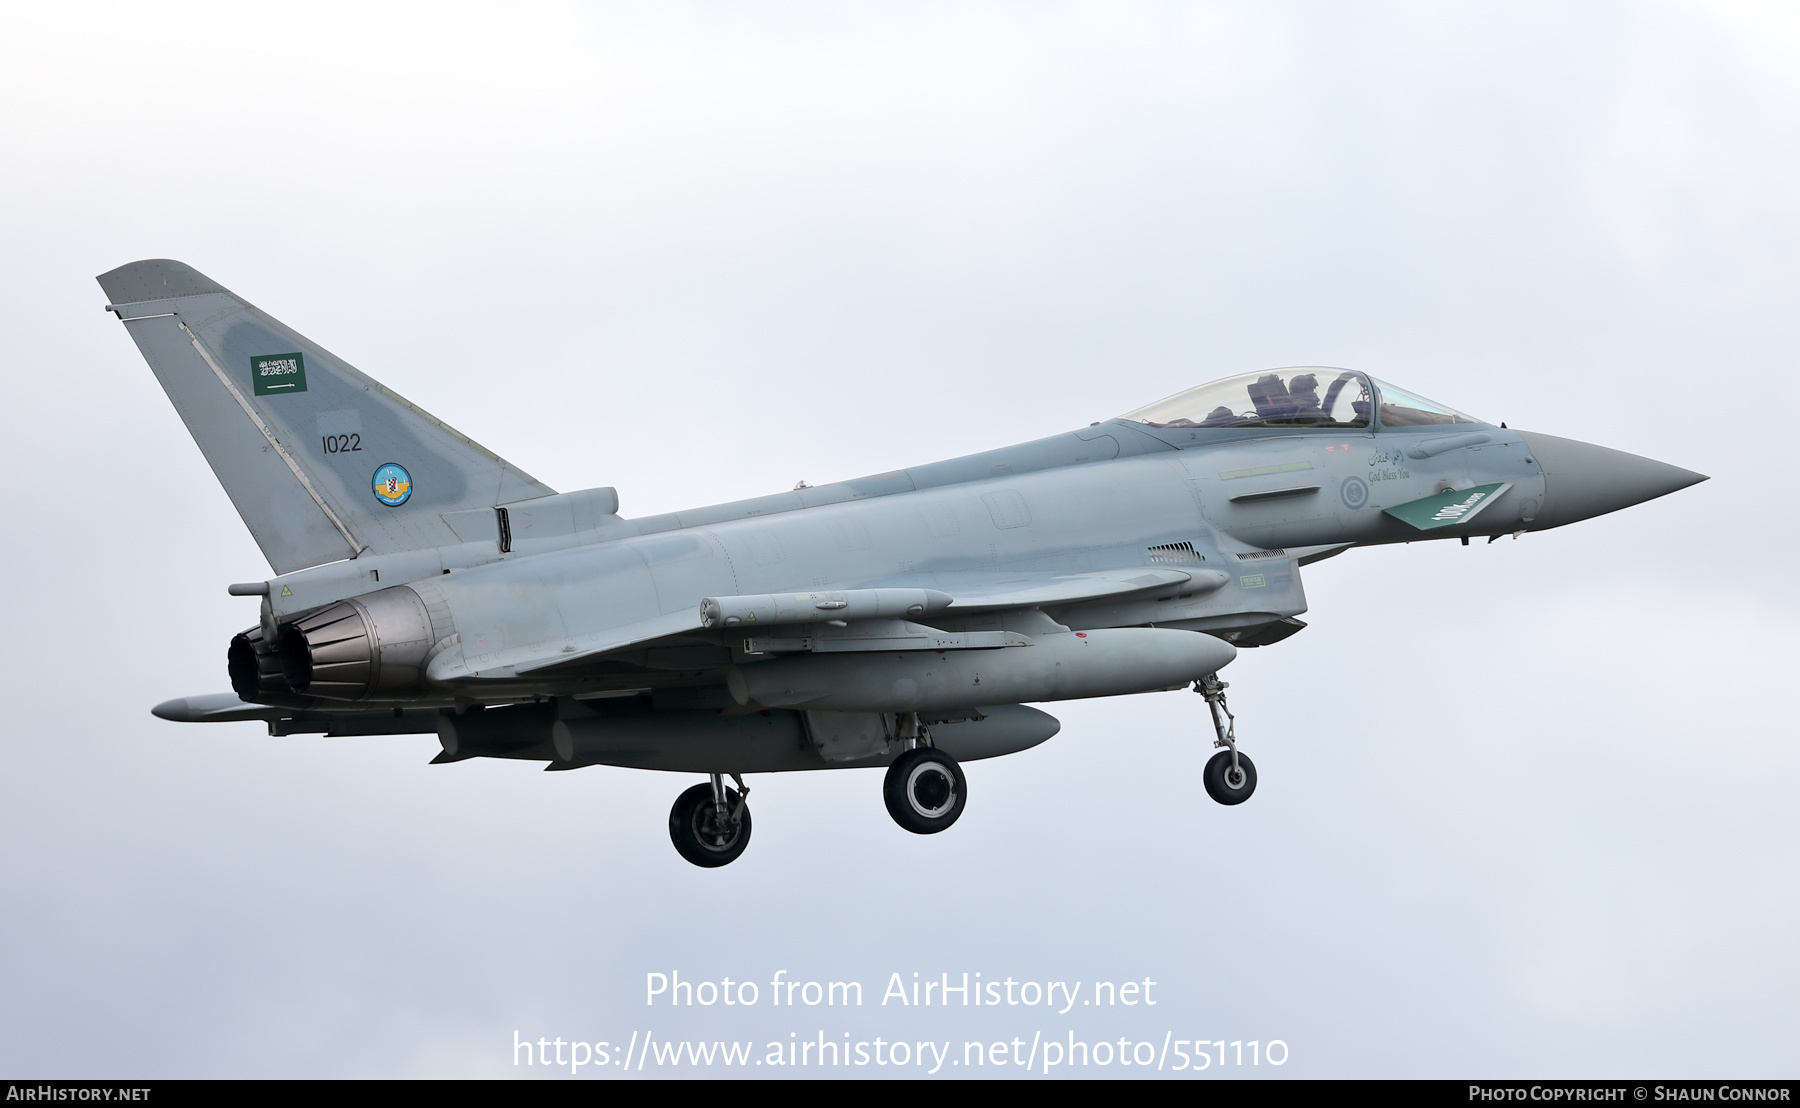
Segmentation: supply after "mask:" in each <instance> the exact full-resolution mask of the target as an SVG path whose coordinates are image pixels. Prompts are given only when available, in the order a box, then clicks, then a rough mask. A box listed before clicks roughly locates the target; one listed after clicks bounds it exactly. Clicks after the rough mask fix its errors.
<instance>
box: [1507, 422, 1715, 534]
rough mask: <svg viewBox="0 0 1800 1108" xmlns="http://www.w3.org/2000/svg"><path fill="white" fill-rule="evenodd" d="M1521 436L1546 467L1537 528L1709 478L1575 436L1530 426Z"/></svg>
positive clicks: (1611, 509)
mask: <svg viewBox="0 0 1800 1108" xmlns="http://www.w3.org/2000/svg"><path fill="white" fill-rule="evenodd" d="M1519 437H1520V438H1522V439H1524V440H1525V445H1526V447H1527V448H1529V449H1530V451H1531V456H1532V457H1533V458H1535V459H1537V463H1538V465H1539V466H1541V467H1542V468H1543V470H1544V506H1543V508H1542V509H1541V510H1540V511H1539V512H1538V514H1537V518H1536V519H1535V520H1533V521H1532V524H1531V529H1532V530H1534V531H1542V530H1545V529H1546V528H1550V527H1561V526H1562V525H1563V524H1565V523H1574V522H1575V521H1576V520H1582V519H1591V518H1593V517H1594V516H1599V515H1605V514H1606V513H1607V512H1616V511H1618V510H1619V509H1620V508H1629V507H1631V506H1632V505H1633V504H1642V503H1643V502H1644V501H1646V500H1655V499H1656V498H1657V497H1659V496H1667V495H1668V494H1670V493H1672V492H1674V491H1676V490H1677V489H1685V488H1687V487H1688V486H1689V485H1697V484H1699V483H1700V482H1701V481H1704V480H1706V479H1707V477H1706V475H1705V474H1704V473H1695V472H1694V471H1692V470H1688V469H1682V468H1681V467H1680V466H1672V465H1669V464H1668V463H1667V462H1659V461H1656V460H1655V459H1654V458H1640V457H1639V456H1638V455H1636V454H1627V453H1625V452H1624V451H1623V450H1609V449H1607V448H1606V447H1604V446H1595V445H1594V444H1592V443H1587V442H1579V441H1577V440H1575V439H1561V438H1557V437H1556V436H1555V435H1539V434H1534V433H1532V432H1530V431H1520V432H1519Z"/></svg>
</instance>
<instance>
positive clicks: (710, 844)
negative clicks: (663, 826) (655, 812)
mask: <svg viewBox="0 0 1800 1108" xmlns="http://www.w3.org/2000/svg"><path fill="white" fill-rule="evenodd" d="M725 803H726V804H727V805H729V806H730V807H732V808H736V807H737V803H738V793H737V790H736V789H726V790H725ZM669 839H670V841H671V842H673V843H674V844H675V849H676V850H677V851H679V852H680V853H681V856H682V857H683V858H686V859H687V860H688V861H690V862H692V863H694V864H695V865H696V866H704V867H706V868H707V869H714V868H716V867H718V866H723V865H729V864H730V863H732V862H735V861H736V860H737V856H738V855H740V854H742V853H743V852H744V848H745V847H747V846H749V845H750V808H749V806H748V805H746V806H745V807H744V810H743V812H742V814H740V815H739V817H738V825H737V827H736V828H735V829H729V830H728V829H725V828H721V827H719V826H718V812H717V810H716V809H715V807H714V805H713V793H712V786H711V785H695V786H694V787H693V788H691V789H689V790H688V791H686V792H684V793H682V794H681V795H680V796H678V797H676V798H675V806H674V807H673V808H670V809H669Z"/></svg>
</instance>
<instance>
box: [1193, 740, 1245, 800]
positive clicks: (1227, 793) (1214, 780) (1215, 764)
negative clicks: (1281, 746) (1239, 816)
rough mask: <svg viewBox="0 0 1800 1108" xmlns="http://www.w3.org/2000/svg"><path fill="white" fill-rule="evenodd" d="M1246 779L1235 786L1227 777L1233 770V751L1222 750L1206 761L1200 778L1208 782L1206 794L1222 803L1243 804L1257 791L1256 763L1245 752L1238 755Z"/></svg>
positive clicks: (1239, 765)
mask: <svg viewBox="0 0 1800 1108" xmlns="http://www.w3.org/2000/svg"><path fill="white" fill-rule="evenodd" d="M1237 760H1238V767H1239V768H1240V769H1242V770H1243V776H1244V780H1243V781H1242V782H1240V783H1239V784H1238V785H1237V786H1236V787H1235V788H1234V787H1233V786H1232V784H1231V782H1230V781H1228V780H1227V779H1226V778H1227V776H1228V775H1229V773H1230V771H1231V751H1229V750H1221V751H1219V752H1218V753H1217V754H1214V755H1213V756H1212V758H1211V759H1210V760H1209V761H1208V762H1207V763H1206V769H1205V770H1203V771H1202V772H1201V774H1200V780H1201V781H1203V782H1205V783H1206V795H1207V796H1210V797H1212V798H1213V799H1214V800H1216V801H1218V802H1219V803H1220V804H1242V803H1243V802H1244V801H1246V800H1249V799H1250V794H1251V793H1253V792H1255V791H1256V763H1255V762H1252V761H1251V760H1250V759H1249V758H1248V757H1246V756H1245V755H1243V754H1241V753H1240V754H1239V755H1238V756H1237Z"/></svg>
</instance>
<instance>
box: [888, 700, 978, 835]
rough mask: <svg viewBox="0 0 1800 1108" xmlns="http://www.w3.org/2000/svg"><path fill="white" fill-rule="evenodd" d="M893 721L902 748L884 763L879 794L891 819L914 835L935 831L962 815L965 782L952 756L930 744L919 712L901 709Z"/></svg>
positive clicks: (929, 736) (928, 734) (928, 732)
mask: <svg viewBox="0 0 1800 1108" xmlns="http://www.w3.org/2000/svg"><path fill="white" fill-rule="evenodd" d="M897 722H898V724H899V726H898V728H897V730H898V732H899V736H898V737H899V739H900V743H901V746H902V747H903V748H904V750H903V752H902V753H901V755H900V756H899V757H898V758H895V759H894V762H893V764H892V765H890V766H888V771H887V780H886V781H884V782H883V783H882V787H881V797H882V799H883V800H885V801H886V802H887V810H888V815H890V816H893V817H894V822H895V823H897V824H899V825H900V826H902V827H904V828H906V829H907V830H908V831H911V832H912V833H913V834H915V835H935V834H937V833H938V832H939V831H943V830H946V829H948V828H949V826H950V825H951V824H953V823H955V822H956V820H957V817H959V816H961V815H962V812H963V805H964V804H965V803H967V801H968V799H969V785H968V782H967V781H965V780H964V779H963V771H962V767H961V766H959V765H957V764H956V759H955V758H952V757H951V756H950V755H949V754H947V753H945V752H944V751H942V750H939V749H937V747H936V746H935V745H933V744H932V741H931V732H930V731H928V730H926V728H925V725H924V724H923V723H920V722H919V713H917V712H905V713H902V714H901V716H900V719H899V720H898V721H897Z"/></svg>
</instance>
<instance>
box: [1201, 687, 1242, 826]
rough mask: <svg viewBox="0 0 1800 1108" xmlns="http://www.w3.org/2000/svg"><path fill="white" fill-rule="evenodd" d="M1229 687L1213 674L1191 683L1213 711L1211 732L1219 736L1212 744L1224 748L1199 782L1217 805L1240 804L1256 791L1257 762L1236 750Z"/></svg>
mask: <svg viewBox="0 0 1800 1108" xmlns="http://www.w3.org/2000/svg"><path fill="white" fill-rule="evenodd" d="M1228 688H1230V686H1229V685H1227V684H1226V683H1225V682H1223V681H1221V680H1219V675H1218V674H1216V673H1209V674H1207V675H1206V676H1205V677H1202V678H1200V680H1198V681H1196V682H1194V691H1195V692H1197V693H1199V694H1200V695H1201V696H1203V697H1205V698H1206V707H1207V708H1208V709H1209V710H1210V711H1211V712H1212V721H1213V731H1214V732H1216V733H1217V734H1218V736H1219V737H1218V739H1217V740H1216V741H1214V743H1213V745H1214V746H1222V747H1224V748H1225V749H1224V750H1221V751H1219V752H1218V753H1217V754H1214V755H1213V756H1212V757H1211V758H1209V759H1207V762H1206V768H1205V769H1204V770H1202V771H1201V772H1200V781H1201V783H1202V784H1203V785H1205V786H1206V795H1207V796H1210V797H1212V798H1213V799H1214V800H1216V801H1218V802H1219V803H1220V804H1242V803H1243V802H1244V801H1246V800H1249V799H1250V794H1251V793H1253V792H1255V791H1256V763H1255V762H1252V761H1251V760H1250V757H1249V755H1247V754H1240V753H1239V752H1238V748H1237V717H1236V716H1234V715H1232V714H1231V709H1230V708H1228V707H1226V706H1225V690H1226V689H1228Z"/></svg>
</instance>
